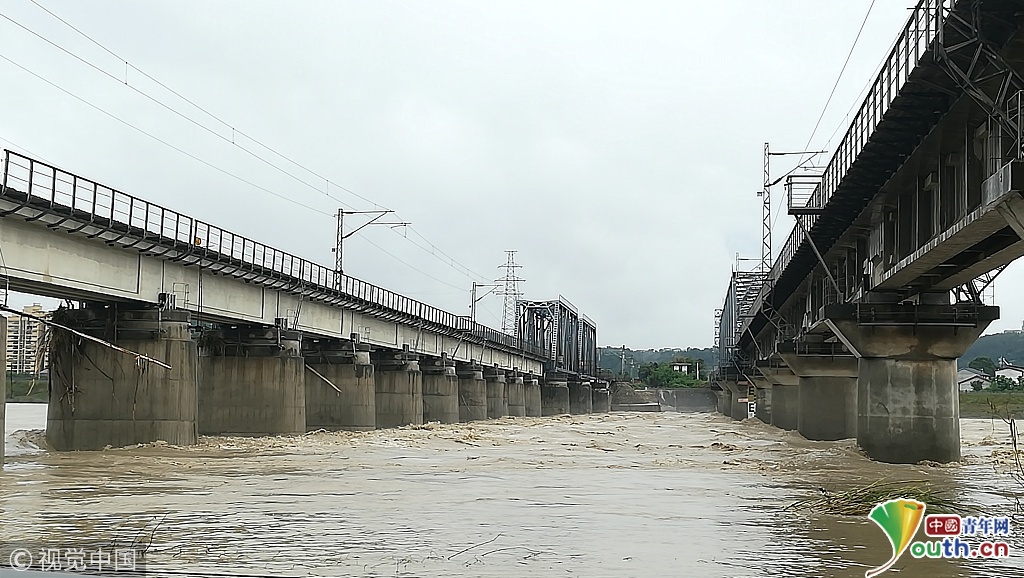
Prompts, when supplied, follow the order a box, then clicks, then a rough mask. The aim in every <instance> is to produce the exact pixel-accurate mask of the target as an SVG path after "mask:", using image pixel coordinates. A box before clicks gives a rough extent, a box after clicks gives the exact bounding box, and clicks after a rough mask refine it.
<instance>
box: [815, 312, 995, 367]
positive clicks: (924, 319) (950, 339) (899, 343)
mask: <svg viewBox="0 0 1024 578" xmlns="http://www.w3.org/2000/svg"><path fill="white" fill-rule="evenodd" d="M996 319H999V307H995V306H989V305H974V304H957V305H948V304H947V305H927V304H926V305H918V304H898V303H884V304H879V303H871V304H841V305H828V306H826V307H825V323H826V324H827V325H828V326H829V328H830V329H832V331H833V332H834V333H835V335H836V337H838V338H839V340H840V341H842V342H843V344H844V345H845V346H846V347H847V348H848V349H849V350H850V351H851V352H852V353H853V354H854V355H856V356H857V357H869V358H887V359H918V360H928V359H956V358H958V357H960V356H962V355H963V354H964V353H965V352H966V351H967V349H968V348H969V347H970V346H971V345H973V344H974V342H975V341H977V340H978V337H980V336H981V334H982V333H983V332H984V331H985V329H986V328H987V327H988V326H989V324H990V323H992V322H993V321H995V320H996Z"/></svg>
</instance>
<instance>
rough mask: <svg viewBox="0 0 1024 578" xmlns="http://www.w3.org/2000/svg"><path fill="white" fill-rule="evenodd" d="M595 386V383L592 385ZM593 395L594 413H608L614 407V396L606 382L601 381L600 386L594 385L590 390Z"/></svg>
mask: <svg viewBox="0 0 1024 578" xmlns="http://www.w3.org/2000/svg"><path fill="white" fill-rule="evenodd" d="M591 387H593V385H592V386H591ZM590 393H591V395H592V396H593V406H592V407H593V411H594V413H608V412H609V411H611V409H612V397H611V391H610V390H609V389H608V384H607V383H606V382H601V384H599V386H598V387H593V389H591V391H590Z"/></svg>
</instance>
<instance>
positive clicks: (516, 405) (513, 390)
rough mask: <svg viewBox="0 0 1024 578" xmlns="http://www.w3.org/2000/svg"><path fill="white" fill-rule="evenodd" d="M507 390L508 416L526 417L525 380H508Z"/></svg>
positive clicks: (506, 382)
mask: <svg viewBox="0 0 1024 578" xmlns="http://www.w3.org/2000/svg"><path fill="white" fill-rule="evenodd" d="M505 390H506V391H507V392H508V415H511V416H516V417H525V416H526V385H525V383H524V381H523V378H522V377H519V376H513V377H508V378H506V380H505Z"/></svg>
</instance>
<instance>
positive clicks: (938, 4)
mask: <svg viewBox="0 0 1024 578" xmlns="http://www.w3.org/2000/svg"><path fill="white" fill-rule="evenodd" d="M956 1H957V0H921V1H920V2H918V4H917V6H916V7H915V8H914V12H913V13H912V14H911V16H910V18H909V20H908V21H907V24H906V25H905V26H904V27H903V31H902V32H901V34H900V36H899V37H897V40H896V42H895V44H894V46H893V48H892V49H891V50H890V52H889V56H888V57H887V58H886V60H885V62H884V64H883V65H882V68H881V70H880V71H879V73H878V75H877V76H876V77H875V81H874V83H873V84H872V85H871V89H870V90H869V91H868V94H867V96H866V97H865V99H864V101H863V102H862V103H861V106H860V108H859V109H858V110H857V114H856V115H855V116H854V117H853V121H852V122H851V123H850V127H849V129H847V131H846V133H845V135H844V137H843V140H842V141H841V142H840V144H839V146H838V147H837V148H836V150H835V153H833V155H832V159H831V161H829V164H828V166H827V167H826V169H825V172H824V173H823V174H822V177H821V183H820V185H819V186H818V187H817V188H816V189H815V191H814V192H813V193H812V194H811V195H810V199H809V200H808V202H807V204H808V205H812V206H815V207H824V206H825V205H826V204H827V203H828V202H829V200H831V198H832V196H833V195H834V194H835V192H836V191H837V190H838V188H839V185H840V183H841V182H842V180H843V178H844V177H845V176H846V173H847V171H849V169H850V167H851V166H852V165H853V163H854V161H855V160H856V159H857V156H858V155H859V154H860V152H861V150H863V148H864V145H865V144H867V142H868V140H869V139H870V137H871V135H872V134H874V132H875V129H876V128H877V127H878V123H879V122H880V121H881V120H882V117H883V116H884V115H885V113H886V112H887V111H888V110H889V108H890V106H891V105H892V102H893V100H894V99H895V98H896V96H897V95H898V94H899V91H900V90H901V89H902V88H903V86H904V85H905V84H906V82H907V80H908V79H909V78H910V74H911V73H912V72H913V71H914V70H915V69H916V68H917V65H918V64H919V63H920V61H921V59H922V57H924V56H925V55H926V54H927V53H928V50H929V48H930V47H931V45H932V42H933V41H934V40H935V39H936V38H937V36H938V35H939V31H940V29H941V28H942V23H943V22H944V21H945V17H946V15H947V14H949V12H950V10H952V8H953V6H954V5H955V4H956ZM796 218H797V219H798V220H800V221H801V222H802V223H801V224H802V225H803V228H805V229H806V230H808V231H810V230H811V227H813V226H814V223H815V222H816V221H817V215H797V216H796ZM803 242H804V236H803V231H802V229H801V226H800V225H799V224H798V225H797V226H794V227H793V230H792V231H791V232H790V234H789V237H787V239H786V243H785V244H784V245H783V248H782V251H781V252H780V253H779V255H778V257H777V258H776V259H775V262H774V263H773V264H772V268H771V270H770V271H769V272H768V276H767V278H766V279H765V282H764V284H763V285H762V286H761V289H760V291H759V292H758V295H757V298H756V301H755V303H754V309H753V310H754V311H760V310H761V308H762V305H763V303H764V300H765V299H766V298H767V297H768V296H769V294H770V293H771V289H772V287H773V286H774V284H775V281H777V280H778V279H779V277H781V276H782V273H783V271H785V270H786V267H788V266H789V263H790V262H791V261H792V260H793V257H795V256H796V253H797V250H798V249H799V248H800V246H801V245H802V244H803ZM750 321H751V320H750V319H747V320H746V322H745V323H744V328H745V327H746V325H748V324H749V323H750ZM741 332H742V330H740V332H737V333H736V335H737V336H738V335H739V334H740V333H741Z"/></svg>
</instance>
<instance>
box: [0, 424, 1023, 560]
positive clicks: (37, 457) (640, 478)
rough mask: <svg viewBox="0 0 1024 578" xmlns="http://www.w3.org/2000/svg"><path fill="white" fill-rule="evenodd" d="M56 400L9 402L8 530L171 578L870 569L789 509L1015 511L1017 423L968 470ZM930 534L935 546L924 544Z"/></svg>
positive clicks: (756, 436) (866, 534) (717, 446)
mask: <svg viewBox="0 0 1024 578" xmlns="http://www.w3.org/2000/svg"><path fill="white" fill-rule="evenodd" d="M44 423H45V406H41V405H39V406H33V405H21V404H9V405H8V406H7V424H6V426H7V427H6V429H7V432H6V444H7V453H8V457H7V461H6V465H5V466H4V469H3V474H2V475H0V537H2V541H6V542H7V543H8V544H9V545H19V544H23V545H26V546H29V547H33V546H36V547H37V546H39V545H41V544H42V545H49V546H51V547H63V545H64V544H66V543H69V542H102V541H110V540H120V541H121V542H124V541H126V540H131V539H132V538H133V537H138V536H143V537H147V536H148V538H144V540H145V541H147V542H148V541H149V540H150V539H151V541H152V544H151V546H150V547H149V550H148V553H147V557H146V560H147V565H148V569H149V570H150V571H152V572H153V573H157V574H159V573H161V572H162V571H163V572H166V573H187V574H200V573H205V574H210V575H236V574H246V575H259V576H281V575H284V576H311V575H312V576H323V575H327V576H381V577H383V576H460V577H471V576H472V577H475V576H567V577H574V576H587V577H593V576H644V577H647V576H698V577H703V576H708V577H744V576H750V577H755V576H757V577H759V576H864V571H865V570H866V569H869V568H871V567H874V566H877V565H880V564H882V563H883V562H885V561H886V560H887V559H888V558H889V555H890V552H891V549H890V547H889V545H888V542H887V541H886V538H885V535H884V534H883V533H882V531H881V530H880V529H879V528H878V527H877V526H875V525H874V524H873V523H871V522H870V521H868V520H867V518H866V517H863V516H853V517H839V516H832V515H825V514H818V513H814V512H805V511H793V510H792V509H787V506H789V505H791V504H792V503H794V502H795V501H797V500H800V499H804V498H809V497H814V496H816V495H818V492H819V488H826V489H829V490H843V489H850V488H853V487H855V486H858V485H863V484H866V483H869V482H871V481H873V480H878V479H887V480H901V481H902V480H908V481H910V480H913V481H921V480H927V481H930V482H932V483H934V484H936V485H938V486H940V487H942V488H946V489H948V491H949V492H950V494H951V496H952V497H953V498H954V499H955V500H956V501H958V502H960V503H962V504H965V505H968V506H972V507H983V508H986V509H987V510H988V511H989V512H993V513H999V514H1003V513H1009V512H1010V508H1011V507H1012V505H1013V504H1014V496H1015V495H1016V496H1024V487H1021V486H1020V485H1019V484H1017V483H1016V482H1015V481H1014V480H1013V479H1012V477H1011V472H1012V470H1011V468H1010V458H1011V455H1012V450H1011V449H1010V446H1009V441H1010V440H1009V433H1008V427H1007V425H1006V424H1004V423H1003V422H1001V421H999V420H991V421H990V420H962V422H961V423H962V430H963V453H964V456H965V457H964V462H963V463H962V464H955V465H946V466H938V465H903V466H900V465H888V464H879V463H875V462H872V461H870V460H868V459H867V458H865V457H864V456H863V455H862V454H861V453H860V452H859V451H858V450H857V448H856V444H855V443H854V442H853V440H845V441H840V442H810V441H807V440H805V439H803V438H802V437H800V436H799V435H797V434H796V433H793V432H784V431H781V430H778V429H776V428H773V427H770V426H766V425H764V424H761V423H760V422H758V421H756V420H747V421H744V422H735V421H732V420H730V419H729V418H726V417H724V416H721V415H718V414H700V413H646V414H645V413H632V414H627V413H615V414H605V415H593V416H574V417H569V416H563V417H553V418H506V419H501V420H494V421H488V422H477V423H473V424H451V425H439V424H427V425H426V426H421V427H414V428H400V429H393V430H378V431H374V432H361V433H349V432H340V433H327V432H314V433H310V434H307V435H304V436H293V437H270V438H235V437H208V438H202V440H201V443H200V445H199V446H196V447H189V448H178V447H169V446H166V445H160V444H153V445H148V446H144V447H133V448H128V449H113V450H107V451H102V452H80V453H55V452H50V451H46V450H45V449H41V446H44V444H43V443H42V439H43V436H42V432H41V431H39V430H40V428H42V427H43V425H44ZM922 537H923V536H919V538H922ZM1010 542H1011V544H1012V546H1013V548H1014V551H1013V556H1012V557H1011V558H1009V559H1004V560H999V561H995V560H978V559H974V560H969V561H967V560H928V559H921V560H916V559H913V558H911V557H910V555H909V553H908V554H905V555H904V557H903V558H901V559H900V561H899V562H898V563H897V565H896V566H895V567H894V568H893V569H892V570H890V572H889V573H886V574H883V575H882V576H883V577H884V576H890V575H891V576H894V577H895V576H899V577H904V578H905V577H927V578H940V577H947V576H971V577H975V576H1020V577H1024V528H1020V529H1019V530H1018V529H1017V528H1015V536H1013V537H1012V538H1011V539H1010Z"/></svg>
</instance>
